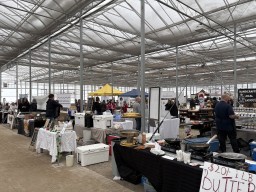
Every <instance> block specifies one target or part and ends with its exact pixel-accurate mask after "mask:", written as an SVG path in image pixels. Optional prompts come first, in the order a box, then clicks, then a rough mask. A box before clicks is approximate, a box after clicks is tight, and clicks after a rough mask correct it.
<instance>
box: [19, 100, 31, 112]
mask: <svg viewBox="0 0 256 192" xmlns="http://www.w3.org/2000/svg"><path fill="white" fill-rule="evenodd" d="M29 108H30V104H29V102H28V99H27V98H23V99H21V103H20V104H19V106H18V109H19V111H20V112H29Z"/></svg>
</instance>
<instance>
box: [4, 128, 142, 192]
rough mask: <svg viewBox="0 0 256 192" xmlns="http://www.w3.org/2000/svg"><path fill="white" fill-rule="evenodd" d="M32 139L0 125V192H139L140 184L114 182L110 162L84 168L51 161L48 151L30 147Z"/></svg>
mask: <svg viewBox="0 0 256 192" xmlns="http://www.w3.org/2000/svg"><path fill="white" fill-rule="evenodd" d="M30 141H31V138H29V137H25V136H22V135H18V134H17V130H10V129H9V128H8V127H7V126H6V125H3V124H0V151H1V155H0V192H41V191H42V192H48V191H49V192H53V191H54V192H71V191H74V192H80V191H81V192H83V191H84V192H91V191H97V192H107V191H110V192H130V191H135V192H142V191H144V190H143V186H142V185H133V184H130V183H128V182H126V181H113V180H112V178H113V176H112V168H111V162H110V161H109V162H106V163H100V164H96V165H91V166H87V167H81V166H80V165H77V164H75V165H74V166H73V167H66V166H65V158H64V157H63V158H62V160H61V162H60V165H59V166H58V165H57V164H51V157H50V156H49V155H48V153H47V152H44V153H42V154H37V153H36V152H34V151H33V150H31V149H29V144H30Z"/></svg>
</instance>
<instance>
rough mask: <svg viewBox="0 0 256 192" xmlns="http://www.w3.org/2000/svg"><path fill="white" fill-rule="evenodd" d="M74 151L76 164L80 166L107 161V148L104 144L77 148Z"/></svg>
mask: <svg viewBox="0 0 256 192" xmlns="http://www.w3.org/2000/svg"><path fill="white" fill-rule="evenodd" d="M76 151H77V163H81V166H86V165H92V164H96V163H101V162H105V161H108V160H109V155H108V154H109V146H108V145H106V144H104V143H98V144H94V145H86V146H81V147H77V148H76Z"/></svg>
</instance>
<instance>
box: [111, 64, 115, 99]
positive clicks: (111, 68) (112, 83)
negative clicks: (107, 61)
mask: <svg viewBox="0 0 256 192" xmlns="http://www.w3.org/2000/svg"><path fill="white" fill-rule="evenodd" d="M113 86H114V85H113V62H112V63H111V87H112V88H111V95H112V102H113V103H114V102H115V100H114V97H113Z"/></svg>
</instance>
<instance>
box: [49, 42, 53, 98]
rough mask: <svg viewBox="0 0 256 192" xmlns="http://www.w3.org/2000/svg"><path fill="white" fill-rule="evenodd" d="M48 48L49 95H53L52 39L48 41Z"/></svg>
mask: <svg viewBox="0 0 256 192" xmlns="http://www.w3.org/2000/svg"><path fill="white" fill-rule="evenodd" d="M48 48H49V53H48V59H49V90H48V92H49V94H50V93H51V83H52V82H51V76H52V74H51V73H52V64H51V59H52V58H51V38H49V40H48Z"/></svg>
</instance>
